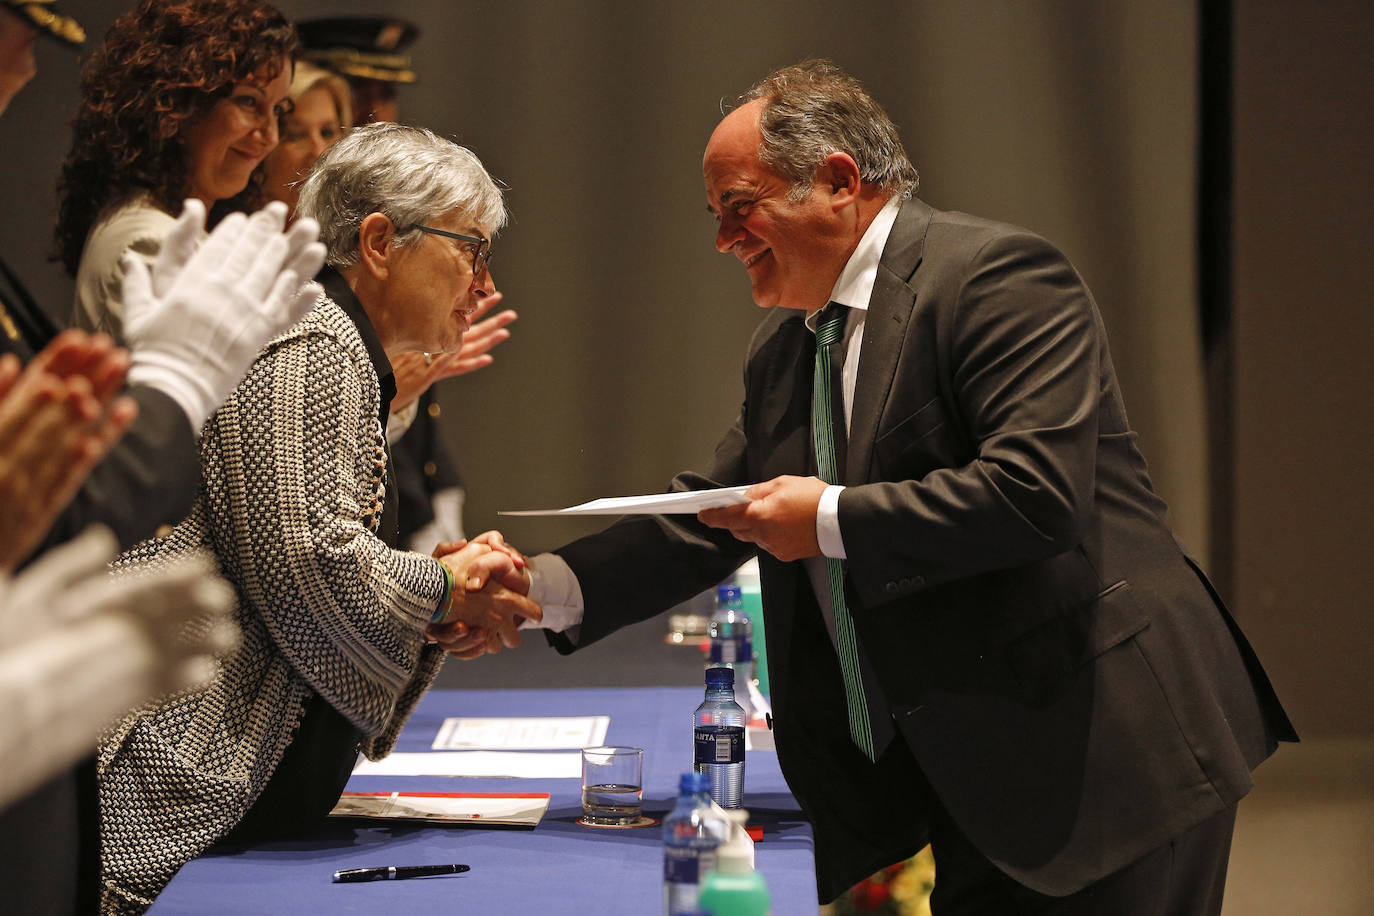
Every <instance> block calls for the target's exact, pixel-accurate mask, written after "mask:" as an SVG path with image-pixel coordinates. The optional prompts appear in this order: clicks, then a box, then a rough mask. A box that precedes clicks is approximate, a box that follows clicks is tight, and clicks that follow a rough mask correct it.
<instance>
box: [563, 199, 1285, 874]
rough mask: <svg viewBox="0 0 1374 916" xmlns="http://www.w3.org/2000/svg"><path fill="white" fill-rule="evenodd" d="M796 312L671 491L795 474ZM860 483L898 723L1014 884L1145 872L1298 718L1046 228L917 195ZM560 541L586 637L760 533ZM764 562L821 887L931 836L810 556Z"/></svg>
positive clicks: (778, 668) (858, 581) (872, 630)
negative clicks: (896, 775)
mask: <svg viewBox="0 0 1374 916" xmlns="http://www.w3.org/2000/svg"><path fill="white" fill-rule="evenodd" d="M802 318H803V316H802V315H801V313H799V312H796V311H789V310H784V309H777V310H774V311H773V312H772V313H771V314H770V315H769V316H768V318H766V319H765V320H764V322H763V323H762V325H761V326H760V328H759V330H758V331H757V332H756V334H755V336H754V339H753V342H752V343H751V345H750V349H749V356H748V361H747V365H746V369H745V387H746V392H745V400H744V407H743V410H742V412H741V415H740V418H739V420H738V421H737V422H736V424H735V426H734V427H733V428H732V429H731V430H730V431H729V432H728V433H727V434H726V435H725V437H724V438H723V439H722V440H721V441H720V443H719V444H718V445H717V447H716V452H715V456H714V459H713V461H712V463H711V465H710V466H709V467H708V468H707V469H706V470H705V471H704V473H702V474H700V475H698V474H685V475H681V476H679V477H678V478H677V479H676V480H675V481H674V487H675V488H697V487H702V486H710V485H715V484H720V485H732V484H739V483H747V482H754V481H762V480H768V479H770V478H773V477H775V476H777V475H780V474H799V473H803V474H804V473H807V472H808V471H807V469H808V466H809V451H810V449H811V445H810V442H811V435H810V429H809V418H810V397H811V391H810V388H811V383H810V377H811V371H812V370H811V361H812V352H813V349H814V338H813V337H812V335H811V334H810V332H808V331H807V330H806V329H805V327H804V326H803V324H802ZM843 482H844V483H845V484H846V485H847V489H845V491H844V492H843V493H842V495H841V497H840V501H839V521H840V529H841V532H842V534H843V538H844V543H845V549H846V552H847V553H848V560H847V563H846V582H845V588H846V594H847V596H848V599H849V605H850V608H851V610H852V612H853V615H854V618H855V626H856V630H857V632H858V635H859V638H860V640H861V641H862V643H863V645H864V647H865V649H866V650H867V652H868V654H869V656H870V658H871V661H872V664H873V668H874V671H875V674H876V676H877V679H878V681H879V683H880V686H881V689H882V692H883V694H884V698H885V699H886V701H887V703H888V705H889V706H890V707H891V709H892V712H893V716H894V718H895V720H896V723H897V727H898V729H899V731H900V734H901V735H902V736H903V737H904V738H905V741H906V743H907V745H908V747H909V748H910V750H911V753H912V755H913V756H914V758H915V760H916V762H917V763H918V764H919V766H920V768H921V771H922V773H923V774H924V777H925V778H926V779H927V780H928V781H929V784H930V786H931V787H933V789H934V791H935V793H936V794H937V795H938V797H939V799H940V801H941V803H942V804H943V805H944V806H945V808H946V809H947V810H948V811H949V813H950V816H951V817H953V819H954V820H955V821H956V822H957V823H958V825H959V827H960V828H961V829H962V830H963V831H964V832H965V833H966V834H967V835H968V836H969V838H970V839H971V840H972V841H973V842H974V844H975V845H976V846H977V847H978V849H979V850H980V851H981V852H982V853H983V854H984V855H985V856H987V857H988V858H989V859H991V860H992V861H993V862H994V863H996V864H997V865H998V866H999V867H1000V868H1002V869H1003V870H1004V871H1006V872H1007V873H1008V874H1010V875H1011V876H1012V877H1014V878H1015V879H1017V880H1018V881H1020V882H1021V883H1023V884H1025V885H1026V886H1028V887H1030V888H1032V889H1034V890H1037V891H1040V892H1042V893H1048V894H1053V895H1063V894H1067V893H1071V892H1073V891H1075V890H1077V889H1079V888H1081V887H1083V886H1084V885H1086V884H1088V883H1090V882H1092V881H1094V880H1096V879H1098V878H1100V877H1103V876H1104V875H1106V874H1109V873H1110V872H1112V871H1115V870H1116V869H1118V868H1120V867H1122V866H1124V865H1126V864H1128V863H1129V862H1131V861H1132V860H1134V859H1135V858H1137V857H1139V856H1140V855H1142V854H1143V853H1145V852H1146V851H1148V850H1150V849H1152V848H1154V847H1157V846H1159V845H1161V844H1163V843H1164V842H1166V841H1167V840H1169V839H1170V838H1171V837H1173V836H1176V835H1178V834H1180V833H1181V832H1183V831H1184V830H1186V829H1188V828H1189V827H1191V826H1193V825H1195V824H1197V823H1199V822H1200V821H1202V820H1203V819H1204V818H1206V817H1208V816H1209V815H1211V814H1214V813H1216V812H1217V811H1219V810H1221V809H1222V808H1224V807H1226V806H1229V805H1233V804H1235V802H1236V801H1237V800H1238V799H1239V798H1240V797H1241V796H1243V795H1244V794H1245V793H1246V792H1247V791H1248V790H1249V788H1250V785H1251V783H1250V776H1249V773H1250V770H1251V769H1252V768H1253V767H1255V766H1256V765H1257V764H1258V763H1259V762H1260V761H1261V760H1263V759H1264V758H1265V757H1266V756H1268V755H1269V754H1270V753H1271V752H1272V751H1273V749H1274V747H1275V742H1276V739H1287V738H1296V735H1295V734H1294V733H1293V729H1292V726H1291V725H1290V724H1289V722H1288V719H1287V717H1286V716H1285V714H1284V712H1283V710H1282V708H1281V706H1280V705H1279V703H1278V701H1277V699H1276V698H1275V696H1274V693H1273V691H1272V689H1271V688H1270V686H1269V682H1268V680H1267V678H1266V677H1265V675H1264V672H1263V670H1262V669H1261V668H1260V666H1259V663H1258V661H1257V660H1256V659H1255V657H1254V654H1253V652H1252V651H1251V650H1250V648H1249V646H1248V644H1246V643H1245V640H1244V637H1243V636H1242V635H1241V634H1240V632H1239V630H1237V629H1236V627H1235V624H1234V622H1233V621H1232V620H1231V619H1230V617H1229V615H1228V614H1227V613H1226V611H1225V609H1224V608H1223V607H1222V606H1221V603H1220V601H1219V600H1217V598H1216V596H1215V594H1214V593H1213V592H1212V590H1211V587H1210V585H1209V584H1208V583H1207V582H1206V580H1205V578H1204V577H1203V576H1202V574H1201V573H1200V572H1199V571H1197V570H1196V568H1195V567H1193V566H1192V565H1191V564H1190V562H1189V561H1188V560H1187V559H1186V558H1185V556H1184V554H1183V552H1182V551H1181V549H1180V548H1179V546H1178V544H1177V543H1176V541H1175V540H1174V537H1173V535H1172V534H1171V533H1170V530H1169V528H1168V525H1167V522H1166V520H1165V506H1164V503H1163V502H1162V501H1161V500H1160V499H1159V498H1158V497H1157V496H1156V495H1155V493H1154V491H1153V490H1152V489H1151V487H1150V482H1149V477H1148V474H1147V473H1146V469H1145V463H1144V461H1143V459H1142V458H1141V456H1140V453H1139V452H1138V451H1137V449H1136V446H1135V434H1134V433H1133V432H1132V431H1131V429H1130V427H1129V425H1128V423H1127V421H1126V415H1125V411H1124V409H1123V407H1122V403H1121V398H1120V394H1119V391H1118V388H1117V382H1116V377H1115V373H1114V371H1113V368H1112V363H1111V357H1110V354H1109V353H1108V350H1107V341H1106V335H1105V332H1104V330H1103V327H1102V322H1101V318H1100V316H1099V315H1098V312H1097V308H1096V305H1095V304H1094V302H1093V300H1092V297H1091V295H1090V294H1089V292H1088V290H1087V288H1086V287H1085V285H1084V284H1083V282H1082V279H1081V278H1080V277H1079V276H1078V275H1077V273H1076V272H1075V271H1074V270H1073V268H1072V267H1071V266H1070V265H1069V263H1068V262H1067V261H1066V260H1065V259H1064V257H1063V256H1062V255H1061V254H1060V253H1059V252H1058V251H1056V250H1055V249H1054V248H1053V247H1051V246H1050V245H1049V244H1048V243H1046V242H1045V241H1044V240H1042V239H1040V238H1038V237H1036V236H1034V235H1032V234H1031V233H1029V232H1026V231H1024V230H1021V229H1017V228H1015V227H1011V226H1006V225H1001V224H997V223H992V222H989V221H986V220H982V219H978V218H975V217H971V216H967V215H965V214H960V213H944V212H939V211H935V210H932V209H931V208H930V207H928V206H926V205H925V204H924V203H922V202H920V201H917V200H911V201H908V202H906V203H905V204H904V205H903V206H902V209H901V211H900V213H899V215H898V218H897V222H896V224H895V225H894V227H893V229H892V233H891V235H890V237H889V240H888V243H887V246H886V248H885V250H884V252H883V256H882V260H881V263H880V267H879V270H878V277H877V282H876V284H875V286H874V290H873V296H872V299H871V301H870V306H869V311H868V315H867V319H866V323H865V328H864V340H863V349H862V353H861V355H860V362H859V369H858V381H857V386H856V390H855V394H854V404H853V409H852V417H851V424H850V437H849V444H848V453H847V461H846V469H845V475H844V481H843ZM559 553H560V554H561V555H562V556H563V557H564V558H565V559H566V560H567V561H568V563H569V564H570V565H571V566H572V568H573V570H574V572H576V574H577V576H578V579H579V581H580V583H581V586H582V590H583V595H584V597H585V599H586V615H585V618H584V620H583V623H582V628H581V631H580V634H579V644H580V645H585V644H587V643H590V642H592V641H595V640H596V639H598V638H600V637H601V636H604V635H606V634H607V633H609V632H611V631H612V630H614V629H617V628H618V627H621V626H624V625H626V624H628V623H632V622H634V621H636V620H643V619H646V618H648V617H650V616H652V615H654V614H656V613H657V612H658V611H661V610H663V609H664V608H666V607H668V606H670V605H671V604H673V603H675V602H677V601H679V600H682V599H683V598H685V597H688V596H690V595H691V594H693V593H695V592H697V591H699V590H701V589H702V588H704V587H709V586H710V585H711V584H712V583H714V582H715V581H717V580H719V579H720V578H722V577H723V576H725V575H726V574H728V573H729V571H730V570H731V569H732V568H734V567H735V566H736V565H738V563H740V562H741V561H742V560H743V559H745V558H746V557H747V556H748V554H749V549H748V545H744V544H741V543H739V542H736V541H734V540H733V538H731V537H730V536H729V535H724V534H722V533H721V532H719V531H713V530H711V529H707V528H704V527H703V526H701V525H700V524H698V523H697V522H696V520H695V519H693V518H683V517H677V518H673V519H663V518H658V519H637V520H626V521H623V522H621V523H617V524H616V525H614V526H612V527H611V528H610V529H608V530H607V531H605V532H602V533H600V534H597V535H593V536H591V537H588V538H584V539H582V540H580V541H577V542H574V543H573V544H570V545H568V546H567V547H564V548H563V549H561V550H560V551H559ZM760 571H761V577H762V585H763V602H764V614H765V618H766V621H767V627H766V636H767V640H768V657H769V665H770V680H771V682H772V687H773V696H772V700H773V707H774V722H775V732H776V734H775V737H776V742H777V748H778V755H779V760H780V762H781V764H782V768H783V771H784V773H785V775H786V776H787V779H788V784H789V786H790V787H791V788H792V790H793V792H794V794H795V795H796V796H797V798H798V800H799V801H800V802H801V804H802V806H803V809H804V810H805V811H806V812H807V815H808V817H809V818H810V819H811V821H812V823H813V826H814V828H815V832H816V851H817V869H818V885H819V888H820V892H821V897H822V899H829V898H831V897H833V896H835V895H836V894H838V893H839V892H841V891H842V890H844V888H845V887H847V886H849V885H850V884H852V883H854V882H855V881H857V880H859V879H861V878H863V877H865V876H866V875H867V874H868V873H870V872H872V871H873V870H875V869H876V868H877V867H879V866H881V865H884V864H886V863H888V862H891V861H895V860H897V859H899V858H901V857H902V856H905V855H908V854H910V852H911V851H913V850H914V849H915V848H917V847H919V845H920V844H921V843H922V842H923V841H924V838H925V825H926V817H927V815H926V811H925V807H926V806H925V805H924V803H923V802H922V800H921V798H920V796H919V795H918V794H914V793H912V792H910V791H905V790H904V788H903V785H902V782H903V780H901V779H896V780H893V779H891V774H887V773H883V772H875V770H874V768H871V767H869V766H868V765H867V762H866V761H865V760H864V759H863V758H862V757H861V756H859V755H858V754H857V753H856V752H855V751H854V750H853V748H852V747H851V746H850V745H849V739H848V731H847V726H846V723H845V718H844V702H843V688H842V687H841V682H840V679H839V673H838V666H837V665H836V664H835V661H834V652H833V649H831V648H830V646H829V643H828V641H827V640H826V637H825V636H824V632H823V630H822V629H821V626H822V625H821V623H820V616H819V613H818V612H817V611H816V607H815V598H814V596H813V595H812V594H811V588H810V585H809V582H808V580H807V579H806V577H805V575H804V573H803V571H802V567H801V565H800V564H785V563H780V562H778V561H776V560H774V559H773V558H772V557H770V556H768V555H767V554H761V555H760ZM559 642H561V643H562V645H561V646H560V648H562V649H563V650H565V651H571V649H572V646H571V644H570V643H568V642H567V640H561V641H559ZM908 776H909V778H908V779H907V780H906V781H907V782H912V783H914V782H918V781H919V777H918V775H917V774H915V773H911V774H908Z"/></svg>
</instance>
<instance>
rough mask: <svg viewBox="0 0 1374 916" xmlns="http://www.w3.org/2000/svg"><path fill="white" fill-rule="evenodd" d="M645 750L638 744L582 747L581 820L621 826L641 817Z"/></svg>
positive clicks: (608, 825)
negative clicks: (632, 745) (631, 745)
mask: <svg viewBox="0 0 1374 916" xmlns="http://www.w3.org/2000/svg"><path fill="white" fill-rule="evenodd" d="M643 774H644V751H643V750H641V749H640V748H637V747H587V748H583V749H582V820H583V821H585V822H586V823H588V824H600V825H602V826H607V827H624V826H627V825H629V824H633V823H636V822H637V821H638V820H639V819H640V814H641V811H640V808H641V806H642V804H643V802H644V780H643Z"/></svg>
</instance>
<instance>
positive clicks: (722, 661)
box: [711, 636, 754, 665]
mask: <svg viewBox="0 0 1374 916" xmlns="http://www.w3.org/2000/svg"><path fill="white" fill-rule="evenodd" d="M753 657H754V653H753V647H752V646H750V645H749V637H748V636H722V637H720V638H718V639H713V640H711V661H712V663H714V664H719V665H733V664H734V663H735V662H747V661H750V660H752V659H753Z"/></svg>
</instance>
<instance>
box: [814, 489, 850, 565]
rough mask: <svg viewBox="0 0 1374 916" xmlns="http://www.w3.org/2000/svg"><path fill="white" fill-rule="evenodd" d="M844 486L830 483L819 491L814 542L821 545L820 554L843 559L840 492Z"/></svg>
mask: <svg viewBox="0 0 1374 916" xmlns="http://www.w3.org/2000/svg"><path fill="white" fill-rule="evenodd" d="M843 491H844V487H841V486H837V485H834V484H832V485H830V486H828V487H826V488H825V491H824V492H822V493H821V502H820V505H818V506H816V543H817V544H820V545H821V554H822V555H823V556H827V557H834V558H835V559H837V560H843V559H845V552H844V538H843V537H841V535H840V493H842V492H843Z"/></svg>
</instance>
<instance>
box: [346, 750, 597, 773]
mask: <svg viewBox="0 0 1374 916" xmlns="http://www.w3.org/2000/svg"><path fill="white" fill-rule="evenodd" d="M353 775H355V776H476V777H512V778H515V779H580V778H581V777H582V754H581V753H557V754H530V753H526V752H522V751H443V752H440V753H434V752H432V751H425V752H422V753H418V754H416V753H400V754H390V755H388V756H386V757H384V758H382V759H381V760H364V759H361V758H360V759H359V761H358V764H357V766H355V767H353Z"/></svg>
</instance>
